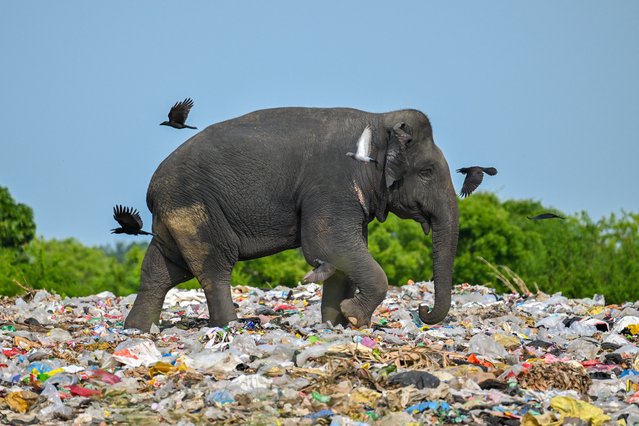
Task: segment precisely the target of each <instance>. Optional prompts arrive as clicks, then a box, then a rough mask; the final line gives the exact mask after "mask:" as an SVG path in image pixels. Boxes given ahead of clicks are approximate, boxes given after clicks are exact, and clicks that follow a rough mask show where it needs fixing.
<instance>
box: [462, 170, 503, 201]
mask: <svg viewBox="0 0 639 426" xmlns="http://www.w3.org/2000/svg"><path fill="white" fill-rule="evenodd" d="M457 172H459V173H463V174H465V175H466V179H464V184H463V185H462V190H461V194H460V195H461V196H462V198H463V197H468V196H469V195H470V194H472V193H473V191H474V190H476V189H477V187H478V186H479V184H480V183H481V181H482V180H484V173H486V174H488V175H490V176H495V175H496V174H497V169H496V168H494V167H480V166H473V167H462V168H461V169H457Z"/></svg>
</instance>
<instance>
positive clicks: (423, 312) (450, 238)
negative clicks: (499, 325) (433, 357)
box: [419, 197, 459, 324]
mask: <svg viewBox="0 0 639 426" xmlns="http://www.w3.org/2000/svg"><path fill="white" fill-rule="evenodd" d="M432 228H433V280H434V281H435V305H434V306H433V309H432V310H430V312H429V310H428V306H426V305H420V307H419V318H420V319H421V320H422V321H423V322H425V323H426V324H435V323H438V322H440V321H443V319H444V318H446V315H447V314H448V310H449V309H450V299H451V291H452V285H453V284H452V281H453V278H452V277H453V261H454V260H455V253H456V251H457V236H458V232H459V214H458V210H457V199H456V197H455V199H453V200H451V201H450V207H449V208H448V209H446V210H445V212H443V213H441V214H439V215H436V216H433V217H432Z"/></svg>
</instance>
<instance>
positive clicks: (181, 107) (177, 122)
mask: <svg viewBox="0 0 639 426" xmlns="http://www.w3.org/2000/svg"><path fill="white" fill-rule="evenodd" d="M191 108H193V99H191V98H186V99H184V100H183V101H182V102H176V103H175V105H173V107H172V108H171V111H169V121H163V122H162V123H160V126H171V127H173V128H175V129H184V128H185V127H186V128H188V129H197V127H193V126H189V125H186V124H184V122H185V121H186V118H187V117H188V116H189V111H191Z"/></svg>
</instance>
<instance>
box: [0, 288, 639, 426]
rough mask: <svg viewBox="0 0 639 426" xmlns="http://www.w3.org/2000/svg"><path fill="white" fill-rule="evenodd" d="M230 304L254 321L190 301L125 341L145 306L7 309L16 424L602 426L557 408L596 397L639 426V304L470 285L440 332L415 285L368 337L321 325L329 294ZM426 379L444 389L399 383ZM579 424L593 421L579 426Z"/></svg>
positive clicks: (317, 291)
mask: <svg viewBox="0 0 639 426" xmlns="http://www.w3.org/2000/svg"><path fill="white" fill-rule="evenodd" d="M231 291H232V296H233V301H234V302H235V303H236V309H237V315H238V318H241V320H238V321H233V322H231V323H230V324H229V325H228V326H227V327H209V326H208V308H207V305H206V301H205V297H204V294H203V292H202V291H201V290H189V291H187V290H179V289H175V290H172V292H171V293H170V294H171V298H173V299H171V298H168V299H167V300H168V301H169V302H170V303H167V304H165V306H164V309H163V312H162V317H161V319H160V322H159V323H158V324H157V326H156V327H153V330H152V333H150V334H146V333H145V334H142V333H140V331H139V330H124V329H123V328H122V327H123V321H124V318H125V317H126V314H127V312H128V309H130V307H131V305H132V303H133V300H134V297H133V296H127V297H122V298H120V297H115V296H113V295H112V294H109V293H102V294H100V295H94V296H87V297H77V298H64V299H63V298H61V297H60V296H58V295H52V294H48V293H46V292H42V293H41V294H40V295H39V296H38V297H37V301H38V302H37V303H35V302H34V301H35V300H36V299H27V300H28V302H25V301H24V300H20V299H16V298H11V299H7V298H4V299H0V305H1V307H2V309H1V311H2V315H3V318H5V319H4V321H5V322H4V323H2V324H1V325H2V326H0V340H1V341H2V350H1V351H0V387H1V389H0V390H2V397H3V406H4V409H2V410H0V418H1V419H2V422H4V423H8V424H31V423H33V422H34V421H35V419H36V418H38V419H41V420H40V421H41V422H43V423H47V424H48V423H55V422H62V423H65V424H66V423H71V422H74V423H75V424H90V423H95V424H98V423H114V424H135V423H139V422H140V421H142V420H141V419H140V417H137V416H138V415H139V413H143V415H144V421H149V422H155V423H158V424H162V423H164V422H167V421H169V422H173V423H176V424H183V425H187V424H190V423H192V424H204V423H210V424H231V423H233V424H314V423H318V424H319V423H322V424H326V423H333V424H336V425H339V424H344V425H354V424H367V425H373V424H374V425H376V426H380V425H394V424H409V423H414V424H477V425H486V424H505V425H512V424H519V423H520V422H521V424H539V425H541V424H543V425H546V424H560V423H561V422H562V421H563V422H564V423H566V424H577V423H578V422H581V423H582V424H586V423H587V422H597V421H599V420H600V419H601V418H602V417H601V416H599V414H600V413H598V412H591V409H590V408H588V407H587V406H586V408H584V407H582V406H577V405H576V406H574V407H573V406H572V405H570V406H569V407H568V408H567V409H566V408H565V407H564V409H563V411H561V410H562V408H561V407H562V405H557V403H556V402H557V400H555V407H553V406H551V401H552V400H553V399H554V398H555V397H564V398H572V399H574V400H575V401H579V400H581V399H583V402H585V400H586V399H587V398H588V397H589V398H590V405H591V406H593V407H596V408H598V409H600V410H601V413H603V415H604V416H609V417H610V419H611V422H619V423H620V424H621V423H623V422H625V424H634V423H638V422H639V408H637V407H638V406H639V374H638V373H637V372H638V371H639V351H638V348H637V344H638V340H637V335H638V334H636V331H637V330H636V328H637V326H638V325H639V323H637V322H636V320H634V319H632V318H631V319H630V320H629V319H625V318H626V317H636V318H639V311H638V310H637V308H638V307H639V303H636V302H633V303H622V304H618V305H609V306H606V305H605V302H604V300H603V298H600V297H598V296H594V297H592V298H584V299H569V298H566V297H564V296H562V295H560V294H557V295H553V296H548V295H544V294H541V293H540V294H531V295H528V296H526V297H521V296H518V295H514V294H496V293H495V291H494V290H492V289H489V288H486V287H482V286H472V285H468V284H464V285H458V286H455V287H454V289H453V304H452V308H451V311H450V315H449V316H448V317H447V318H446V320H445V321H444V322H442V323H440V324H435V325H426V324H422V323H421V321H420V320H419V317H418V315H416V313H417V308H418V306H419V305H420V304H421V303H427V304H432V291H433V287H432V283H424V282H413V283H412V284H409V285H406V286H403V287H390V288H389V290H388V294H387V297H386V298H385V299H384V301H383V303H382V304H381V305H380V306H379V307H378V309H377V310H376V311H375V313H374V314H373V321H372V327H371V328H366V329H354V328H351V327H343V326H341V325H339V326H333V325H330V324H324V323H322V322H321V309H320V306H321V302H320V301H321V287H319V286H315V285H300V286H298V287H295V288H292V289H288V288H286V287H276V288H274V289H270V290H261V289H255V288H251V287H247V286H234V287H232V289H231ZM27 320H28V321H27ZM12 321H15V322H12ZM45 321H46V322H45ZM615 327H616V328H615ZM418 372H419V373H420V374H421V373H423V374H424V377H427V378H428V379H429V380H430V381H429V383H428V384H431V385H436V384H438V386H437V387H428V386H423V387H421V388H420V386H421V385H419V379H416V380H415V381H414V383H415V384H414V385H409V384H406V383H410V382H411V380H406V381H403V382H402V383H404V384H402V383H400V378H402V377H403V378H406V377H407V376H410V375H414V374H416V373H418ZM429 373H430V374H432V377H430V376H427V374H429ZM23 392H24V393H23ZM29 392H32V393H29ZM559 401H561V400H559ZM571 404H572V403H571ZM564 405H567V404H564ZM568 405H569V404H568ZM132 407H135V409H132ZM571 407H572V408H571ZM571 410H572V411H571ZM564 412H566V413H567V414H564ZM575 413H576V414H578V415H581V416H582V418H581V419H579V418H577V419H576V420H575V419H573V420H571V418H572V417H571V416H573V414H575ZM588 416H590V417H588ZM584 418H587V420H586V419H584ZM180 422H181V423H180Z"/></svg>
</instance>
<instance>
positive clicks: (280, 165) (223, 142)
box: [147, 108, 371, 212]
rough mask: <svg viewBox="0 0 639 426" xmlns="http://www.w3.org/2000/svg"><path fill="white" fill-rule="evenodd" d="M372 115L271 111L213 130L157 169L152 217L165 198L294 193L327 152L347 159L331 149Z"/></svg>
mask: <svg viewBox="0 0 639 426" xmlns="http://www.w3.org/2000/svg"><path fill="white" fill-rule="evenodd" d="M369 115H371V114H370V113H365V112H363V111H358V110H355V109H349V108H273V109H266V110H259V111H255V112H252V113H249V114H246V115H243V116H240V117H237V118H233V119H230V120H227V121H222V122H220V123H216V124H213V125H211V126H209V127H207V128H205V129H204V130H202V131H201V132H199V133H198V134H196V135H194V136H193V137H191V138H190V139H188V140H187V141H186V142H184V143H183V144H182V145H180V146H179V147H178V148H177V149H176V150H175V151H173V152H172V153H171V154H169V156H168V157H167V158H166V159H165V160H164V161H163V162H162V163H161V164H160V165H159V166H158V168H157V170H156V171H155V173H154V175H153V177H152V179H151V183H150V184H149V190H148V192H147V204H148V206H149V209H150V210H151V211H152V212H154V210H155V208H156V200H157V199H158V198H162V197H167V194H188V196H189V197H191V198H192V197H193V196H194V195H195V194H200V195H201V196H202V197H207V196H217V197H218V198H219V197H221V196H227V194H230V193H232V194H233V196H237V195H238V194H241V195H243V196H245V197H247V198H251V199H253V198H254V197H256V196H258V197H259V192H260V191H264V190H269V191H271V192H273V193H276V192H277V188H275V187H274V186H277V185H280V186H282V187H286V189H285V191H286V192H288V193H291V192H294V190H295V187H296V186H297V185H299V183H300V181H301V180H302V179H303V178H300V176H304V171H303V170H304V168H306V167H308V166H309V165H311V164H312V162H313V161H314V159H317V158H324V156H325V152H324V151H326V150H331V149H332V150H334V151H336V152H339V155H341V156H343V155H344V153H345V152H346V151H344V152H341V151H343V150H341V149H340V150H336V149H335V147H334V146H331V145H330V144H331V143H332V142H334V141H335V140H336V139H339V136H338V135H340V134H341V133H343V132H344V130H345V128H346V127H350V126H355V127H358V128H363V127H362V126H361V125H360V122H362V123H363V121H364V117H365V116H369ZM207 194H208V195H207ZM292 195H294V194H292ZM228 196H231V195H228ZM178 198H179V196H178Z"/></svg>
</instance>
